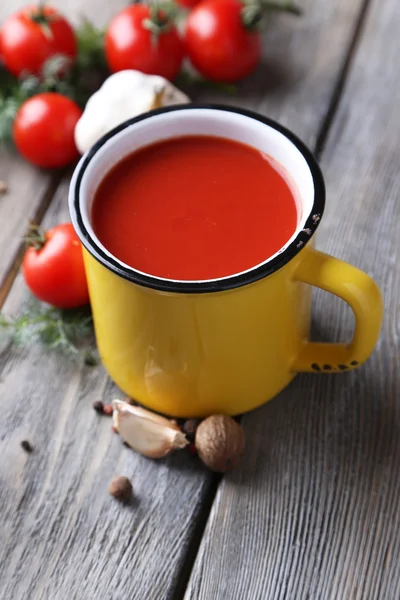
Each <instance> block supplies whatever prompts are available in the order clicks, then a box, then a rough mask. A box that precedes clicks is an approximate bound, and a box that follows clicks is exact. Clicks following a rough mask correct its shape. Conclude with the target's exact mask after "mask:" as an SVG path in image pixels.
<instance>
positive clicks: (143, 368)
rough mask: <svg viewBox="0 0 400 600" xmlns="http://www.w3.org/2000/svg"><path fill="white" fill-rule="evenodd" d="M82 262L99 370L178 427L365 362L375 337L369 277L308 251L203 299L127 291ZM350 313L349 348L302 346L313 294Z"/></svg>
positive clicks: (91, 261) (378, 315) (377, 300)
mask: <svg viewBox="0 0 400 600" xmlns="http://www.w3.org/2000/svg"><path fill="white" fill-rule="evenodd" d="M84 259H85V266H86V272H87V278H88V283H89V291H90V298H91V304H92V309H93V317H94V324H95V330H96V338H97V343H98V348H99V351H100V355H101V358H102V361H103V363H104V365H105V368H106V369H107V371H108V373H109V374H110V376H111V377H112V379H113V380H114V381H115V382H116V383H117V385H118V386H119V387H120V388H121V389H122V390H123V391H124V392H125V393H126V394H127V395H129V396H131V397H133V398H135V399H136V400H138V401H139V402H140V403H142V404H144V405H145V406H147V407H149V408H150V409H153V410H156V411H159V412H162V413H166V414H169V415H172V416H175V417H202V416H206V415H209V414H212V413H227V414H239V413H242V412H245V411H248V410H251V409H253V408H255V407H257V406H259V405H260V404H263V403H264V402H266V401H267V400H270V399H271V398H273V397H274V396H275V395H276V394H278V392H279V391H280V390H282V389H283V388H284V387H285V386H286V385H287V384H288V383H289V382H290V381H291V380H292V379H293V377H294V376H295V375H296V372H299V371H327V372H341V371H345V370H347V369H351V368H354V367H356V366H358V365H359V364H361V363H362V362H364V361H365V360H366V359H367V358H368V356H369V355H370V354H371V352H372V350H373V348H374V346H375V344H376V341H377V339H378V336H379V331H380V327H381V321H382V300H381V295H380V292H379V290H378V288H377V286H376V284H375V283H374V282H373V281H372V279H371V278H370V277H368V276H367V275H366V274H365V273H363V272H361V271H359V270H358V269H356V268H355V267H352V266H350V265H348V264H346V263H344V262H342V261H340V260H338V259H335V258H332V257H330V256H328V255H325V254H323V253H320V252H318V251H316V250H314V249H313V248H312V247H309V246H307V247H305V248H304V250H302V251H301V252H300V253H299V254H298V255H297V256H296V257H295V258H293V259H292V260H291V261H290V262H289V263H288V264H287V265H286V266H284V267H283V268H281V269H280V270H278V271H276V272H275V273H273V274H272V275H269V276H268V277H265V278H264V279H261V280H259V281H257V282H255V283H252V284H249V285H246V286H243V287H238V288H235V289H232V290H229V291H221V292H212V293H204V294H185V293H166V292H160V291H156V290H154V289H150V288H147V287H143V286H140V285H137V284H134V283H131V282H129V281H127V280H125V279H123V278H121V277H119V276H118V275H116V274H115V273H113V272H112V271H111V270H109V269H107V268H106V267H105V266H103V265H102V264H100V263H99V262H98V261H97V260H96V259H95V258H93V257H92V256H91V255H90V254H89V253H88V252H87V251H86V250H84ZM308 284H311V285H316V286H318V287H321V288H323V289H325V290H328V291H330V292H332V293H334V294H336V295H338V296H340V297H342V298H343V299H344V300H345V301H346V302H348V303H349V304H350V306H351V307H352V309H353V310H354V313H355V315H356V330H355V335H354V340H353V342H352V343H351V344H349V345H345V344H316V343H310V342H308V341H307V340H308V336H309V329H310V321H311V291H312V287H311V285H308Z"/></svg>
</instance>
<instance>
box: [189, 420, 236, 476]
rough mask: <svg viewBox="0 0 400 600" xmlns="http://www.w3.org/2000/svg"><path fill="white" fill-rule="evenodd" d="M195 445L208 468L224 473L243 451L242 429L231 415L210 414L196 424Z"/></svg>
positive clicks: (231, 466)
mask: <svg viewBox="0 0 400 600" xmlns="http://www.w3.org/2000/svg"><path fill="white" fill-rule="evenodd" d="M195 446H196V450H197V452H198V454H199V457H200V458H201V460H202V461H203V462H204V464H205V465H206V466H207V467H208V468H209V469H211V470H212V471H217V472H219V473H225V472H226V471H230V470H231V469H233V468H234V467H235V466H236V465H237V463H238V461H239V459H240V457H241V456H242V454H243V452H244V447H245V438H244V431H243V429H242V427H241V426H240V425H239V423H237V422H236V421H235V420H234V419H232V417H228V416H227V415H212V416H211V417H207V419H205V420H204V421H202V423H200V425H199V426H198V428H197V431H196V439H195Z"/></svg>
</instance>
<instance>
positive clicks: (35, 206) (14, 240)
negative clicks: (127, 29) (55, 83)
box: [0, 0, 127, 304]
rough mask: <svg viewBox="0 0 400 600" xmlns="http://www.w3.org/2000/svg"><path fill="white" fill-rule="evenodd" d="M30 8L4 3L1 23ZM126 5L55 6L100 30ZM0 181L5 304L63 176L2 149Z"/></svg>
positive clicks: (0, 291)
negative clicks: (34, 225) (28, 239)
mask: <svg viewBox="0 0 400 600" xmlns="http://www.w3.org/2000/svg"><path fill="white" fill-rule="evenodd" d="M26 4H27V3H26V1H25V0H2V2H1V3H0V21H1V20H2V19H4V18H5V17H6V16H7V15H9V14H11V13H12V12H14V11H16V10H17V9H19V8H20V7H22V6H25V5H26ZM126 4H127V2H126V1H125V0H117V1H116V2H113V3H109V2H98V1H97V0H87V1H86V2H85V6H84V9H83V8H82V3H81V2H79V0H71V1H70V2H69V3H68V6H66V3H65V2H63V1H62V0H55V1H54V2H52V5H54V6H57V7H58V8H59V9H60V10H62V11H63V13H64V14H65V15H66V16H68V17H69V18H71V20H73V21H74V22H75V23H77V22H79V18H80V16H81V15H82V13H83V10H84V12H85V15H87V16H88V17H89V18H90V19H92V20H93V21H94V22H95V23H96V24H97V25H98V26H104V25H105V24H106V22H107V20H108V19H109V18H110V16H111V15H112V14H114V12H115V11H117V10H118V9H119V8H121V7H122V6H124V5H126ZM0 180H3V181H5V182H6V183H7V184H8V188H9V189H8V192H7V194H5V195H4V196H2V197H1V198H0V222H1V223H2V224H3V228H2V235H1V236H0V256H1V261H0V304H1V303H2V302H3V301H4V298H5V296H6V294H7V292H8V290H9V288H10V285H11V283H12V281H13V279H14V276H15V271H16V269H15V265H17V264H18V262H19V259H20V257H21V249H22V239H23V237H24V235H25V232H26V229H27V223H28V219H29V218H31V219H33V220H39V221H40V219H41V218H42V216H43V212H44V211H45V210H46V208H47V206H48V204H49V200H50V199H51V197H52V195H53V193H54V189H55V186H56V184H57V182H58V181H59V180H60V174H59V173H56V174H54V173H53V174H51V173H49V172H45V171H41V170H40V169H36V168H35V167H33V166H31V165H29V164H28V163H26V162H25V161H24V160H23V159H22V158H20V157H19V156H17V155H16V153H13V152H12V153H11V152H10V151H9V150H8V149H5V148H4V147H0ZM5 223H6V224H7V226H6V227H5V226H4V224H5Z"/></svg>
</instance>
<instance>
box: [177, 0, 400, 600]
mask: <svg viewBox="0 0 400 600" xmlns="http://www.w3.org/2000/svg"><path fill="white" fill-rule="evenodd" d="M399 27H400V10H399V8H398V5H397V4H396V3H395V2H394V1H392V0H386V1H384V2H378V1H375V2H373V4H372V6H371V8H370V13H369V14H368V19H367V24H366V28H365V30H364V32H363V35H362V38H361V41H360V44H359V48H358V52H357V54H356V56H355V60H354V63H353V66H352V70H351V73H350V76H349V80H348V83H347V85H346V88H345V93H344V96H343V98H342V101H341V103H340V106H339V110H338V113H337V115H336V119H335V120H334V126H333V130H332V132H331V134H330V136H329V138H328V143H327V147H326V149H325V152H324V155H323V170H324V172H325V175H326V179H327V189H328V209H327V214H326V217H325V219H324V222H323V225H322V231H321V235H320V247H321V248H322V249H324V250H326V251H328V252H332V253H334V254H336V255H338V256H339V257H341V258H343V259H346V260H349V261H350V262H353V263H354V264H356V265H357V266H359V267H360V268H363V269H365V270H367V271H368V272H369V273H371V274H372V275H373V276H374V277H375V278H376V280H377V281H378V282H379V284H380V285H381V287H382V291H383V294H384V298H385V306H386V318H385V323H384V329H383V335H382V337H381V340H380V342H379V345H378V347H377V350H376V352H375V353H374V355H373V358H372V359H371V360H370V361H369V362H368V363H367V364H366V365H365V366H364V367H362V368H361V369H360V370H358V371H354V372H352V373H349V374H345V375H340V376H334V375H333V376H322V375H321V376H311V375H310V376H303V377H299V378H298V379H297V380H296V381H295V382H294V383H293V385H292V386H291V387H290V388H289V389H287V390H286V391H285V392H284V393H283V394H281V395H280V397H278V398H276V399H275V400H273V401H272V402H270V403H269V404H268V405H266V406H264V407H263V408H261V409H260V410H258V411H256V412H254V413H253V414H249V415H247V416H245V417H244V419H243V423H244V427H245V429H246V432H247V439H248V445H247V451H246V455H245V458H244V460H243V462H242V464H241V466H240V467H239V468H238V469H237V470H236V471H235V472H234V473H232V474H231V475H230V476H228V477H226V478H225V479H224V481H223V484H222V486H221V487H220V489H219V491H218V494H217V498H216V501H215V503H214V505H213V509H212V513H211V517H210V519H209V522H208V525H207V528H206V533H205V536H204V537H203V542H202V544H201V548H200V551H199V554H198V558H197V561H196V564H195V567H194V571H193V574H192V577H191V580H190V583H189V586H188V589H187V593H186V596H185V598H186V600H189V599H190V598H193V599H194V598H196V600H203V599H204V600H205V599H207V600H208V599H209V598H229V599H230V600H236V599H239V598H240V599H242V598H251V599H252V600H264V599H266V598H268V599H274V600H278V599H287V598H296V599H298V600H301V599H304V600H305V599H306V598H307V599H308V598H310V599H312V600H314V599H315V600H317V599H318V600H325V599H326V600H331V599H332V598H340V599H341V600H350V599H360V600H361V599H367V598H368V599H372V598H373V599H378V598H379V599H382V600H383V599H385V600H386V599H395V598H399V597H400V577H399V570H398V564H399V559H400V535H399V530H400V521H399V520H400V500H399V479H400V467H399V465H400V435H399V427H400V422H399V414H400V378H399V368H400V360H399V328H398V326H399V318H400V296H399V293H400V272H399V268H398V264H399V262H400V247H399V245H398V234H399V222H400V203H399V201H398V190H399V187H400V174H399V162H398V158H399V155H400V141H399V135H398V98H399V96H400V83H399V79H398V77H397V70H398V69H397V67H398V55H399V45H398V35H397V32H398V30H399ZM315 320H316V323H318V326H317V327H318V330H319V335H320V336H322V337H324V338H326V339H332V338H337V337H339V336H341V337H343V336H344V335H347V336H350V335H351V325H352V321H351V319H350V318H349V315H348V312H346V311H345V310H344V307H342V305H341V303H339V302H335V301H333V300H332V299H330V298H329V297H328V295H327V294H323V295H322V294H321V295H319V296H318V299H317V306H316V316H315Z"/></svg>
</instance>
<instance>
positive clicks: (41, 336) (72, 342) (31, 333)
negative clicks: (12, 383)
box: [0, 300, 98, 366]
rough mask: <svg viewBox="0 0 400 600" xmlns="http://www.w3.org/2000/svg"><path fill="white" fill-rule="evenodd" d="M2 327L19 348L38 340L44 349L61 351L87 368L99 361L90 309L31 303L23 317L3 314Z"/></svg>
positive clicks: (0, 318)
mask: <svg viewBox="0 0 400 600" xmlns="http://www.w3.org/2000/svg"><path fill="white" fill-rule="evenodd" d="M0 327H2V328H3V329H4V330H5V331H6V332H7V333H8V335H9V337H10V339H11V341H12V342H13V343H14V344H16V345H24V346H25V345H27V344H29V343H33V342H35V341H39V342H40V343H42V344H43V346H44V347H45V348H47V349H49V350H56V351H60V352H62V353H63V354H64V355H67V356H69V357H71V358H74V359H77V360H80V361H83V362H84V363H85V364H86V365H90V366H93V365H96V364H97V362H98V359H97V352H96V346H95V340H94V331H93V319H92V315H91V313H90V309H89V308H84V309H73V310H61V309H58V308H52V307H49V308H47V307H45V306H44V305H42V304H40V303H39V302H36V301H33V300H32V301H31V303H30V306H29V310H28V311H27V312H26V313H24V314H22V315H20V316H16V317H10V316H7V315H4V314H3V313H0Z"/></svg>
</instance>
